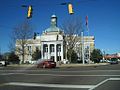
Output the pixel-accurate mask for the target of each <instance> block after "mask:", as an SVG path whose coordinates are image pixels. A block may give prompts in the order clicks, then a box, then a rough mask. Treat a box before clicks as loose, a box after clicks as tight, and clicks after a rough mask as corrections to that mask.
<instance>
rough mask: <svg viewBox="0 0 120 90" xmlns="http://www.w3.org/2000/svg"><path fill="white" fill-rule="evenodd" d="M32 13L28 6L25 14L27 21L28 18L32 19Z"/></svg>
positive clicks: (30, 7)
mask: <svg viewBox="0 0 120 90" xmlns="http://www.w3.org/2000/svg"><path fill="white" fill-rule="evenodd" d="M32 11H33V9H32V6H31V5H30V6H29V7H28V13H27V18H28V19H29V18H32Z"/></svg>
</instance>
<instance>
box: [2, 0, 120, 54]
mask: <svg viewBox="0 0 120 90" xmlns="http://www.w3.org/2000/svg"><path fill="white" fill-rule="evenodd" d="M71 1H72V4H73V9H74V15H69V14H68V11H67V6H61V5H59V4H60V3H63V2H71ZM21 5H33V17H32V19H30V20H29V22H31V23H32V24H33V27H34V29H35V31H36V32H40V33H42V31H44V30H45V29H46V28H48V27H49V26H50V17H51V15H52V14H56V15H57V17H58V26H59V25H60V24H61V23H63V21H64V20H65V19H66V18H67V17H73V16H77V17H78V16H79V17H80V18H82V21H83V23H85V16H86V15H88V22H89V29H90V35H93V36H95V47H96V48H99V49H101V50H105V51H106V53H117V52H120V35H119V34H120V0H0V11H1V12H0V49H1V52H2V53H4V52H7V51H8V50H9V48H8V44H9V41H10V35H11V33H12V30H13V28H14V27H15V26H16V25H17V24H20V23H22V22H23V21H24V20H25V19H26V17H27V8H23V7H21Z"/></svg>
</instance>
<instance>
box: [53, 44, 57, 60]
mask: <svg viewBox="0 0 120 90" xmlns="http://www.w3.org/2000/svg"><path fill="white" fill-rule="evenodd" d="M56 50H57V49H56V44H54V51H55V53H54V58H55V62H57V51H56Z"/></svg>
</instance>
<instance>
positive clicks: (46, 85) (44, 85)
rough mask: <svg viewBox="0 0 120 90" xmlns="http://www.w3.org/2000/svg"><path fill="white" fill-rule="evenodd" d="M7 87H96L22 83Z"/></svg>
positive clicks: (12, 83) (89, 86) (13, 83)
mask: <svg viewBox="0 0 120 90" xmlns="http://www.w3.org/2000/svg"><path fill="white" fill-rule="evenodd" d="M5 85H13V86H28V87H52V88H92V87H94V86H95V85H63V84H38V83H22V82H10V83H6V84H5Z"/></svg>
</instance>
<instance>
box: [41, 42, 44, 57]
mask: <svg viewBox="0 0 120 90" xmlns="http://www.w3.org/2000/svg"><path fill="white" fill-rule="evenodd" d="M43 46H44V44H43V43H41V55H42V59H44V58H43V54H44V53H43Z"/></svg>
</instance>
